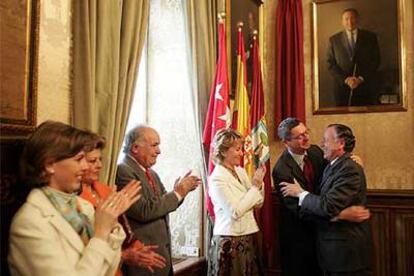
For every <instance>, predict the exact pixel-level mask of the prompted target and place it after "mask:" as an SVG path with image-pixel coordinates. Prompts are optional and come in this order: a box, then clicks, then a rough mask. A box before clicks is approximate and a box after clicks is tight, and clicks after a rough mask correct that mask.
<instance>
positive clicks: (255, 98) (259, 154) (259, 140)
mask: <svg viewBox="0 0 414 276" xmlns="http://www.w3.org/2000/svg"><path fill="white" fill-rule="evenodd" d="M252 52H253V53H252V56H253V57H252V59H253V61H252V74H253V77H252V95H251V97H252V99H251V107H252V108H251V110H250V126H251V137H252V147H253V152H254V154H253V161H254V168H255V169H257V168H258V167H259V166H261V165H263V164H264V165H265V166H266V175H265V177H264V179H263V182H264V195H265V196H264V202H263V206H262V208H261V209H260V211H259V216H258V222H259V225H260V228H261V230H262V234H263V245H264V248H263V249H264V253H265V256H266V257H267V259H268V260H269V258H270V257H271V248H272V238H273V235H274V233H275V232H274V230H273V218H274V216H273V214H272V184H271V178H270V151H269V140H268V132H267V124H266V116H265V115H266V113H265V105H264V93H263V83H262V70H261V64H260V55H259V45H258V41H257V35H256V34H255V35H254V36H253V45H252Z"/></svg>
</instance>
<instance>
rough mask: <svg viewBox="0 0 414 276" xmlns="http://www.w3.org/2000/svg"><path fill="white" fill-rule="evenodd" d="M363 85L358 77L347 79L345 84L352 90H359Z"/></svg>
mask: <svg viewBox="0 0 414 276" xmlns="http://www.w3.org/2000/svg"><path fill="white" fill-rule="evenodd" d="M361 83H362V79H360V78H358V77H347V78H346V79H345V84H346V85H348V86H349V88H351V89H355V88H357V87H358V86H359V85H360V84H361Z"/></svg>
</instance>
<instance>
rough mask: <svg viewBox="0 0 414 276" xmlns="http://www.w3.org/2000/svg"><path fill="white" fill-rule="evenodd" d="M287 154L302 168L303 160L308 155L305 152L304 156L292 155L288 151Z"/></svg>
mask: <svg viewBox="0 0 414 276" xmlns="http://www.w3.org/2000/svg"><path fill="white" fill-rule="evenodd" d="M288 152H289V154H290V155H291V156H292V158H293V160H295V162H296V163H297V164H298V165H299V166H302V164H303V158H305V155H308V153H307V152H306V151H305V153H304V154H296V153H293V152H292V151H291V150H290V149H288Z"/></svg>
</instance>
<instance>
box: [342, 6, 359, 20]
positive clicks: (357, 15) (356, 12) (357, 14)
mask: <svg viewBox="0 0 414 276" xmlns="http://www.w3.org/2000/svg"><path fill="white" fill-rule="evenodd" d="M346 12H352V13H353V14H354V15H355V17H356V18H359V12H358V10H357V9H354V8H347V9H344V10H343V11H342V15H344V13H346Z"/></svg>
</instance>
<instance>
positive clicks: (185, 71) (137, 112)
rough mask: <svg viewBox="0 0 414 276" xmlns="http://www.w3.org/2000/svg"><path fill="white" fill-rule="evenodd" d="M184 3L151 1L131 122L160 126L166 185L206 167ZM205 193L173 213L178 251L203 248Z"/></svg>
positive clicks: (160, 162)
mask: <svg viewBox="0 0 414 276" xmlns="http://www.w3.org/2000/svg"><path fill="white" fill-rule="evenodd" d="M183 5H184V4H183V1H174V0H152V1H151V7H150V22H149V31H148V35H147V42H146V46H145V49H144V51H143V55H142V57H141V64H140V68H139V76H138V81H137V86H136V91H135V98H134V101H133V105H132V109H131V114H130V118H129V121H128V127H127V128H128V130H129V129H131V128H132V127H133V126H135V125H137V124H139V123H146V124H148V125H150V126H151V127H153V128H155V129H156V130H157V131H158V132H159V134H160V137H161V146H160V147H161V155H160V156H159V157H158V160H157V164H156V165H155V166H154V169H155V171H157V173H158V174H159V175H160V177H161V180H162V181H163V183H164V185H165V188H166V189H167V191H171V190H172V189H173V185H174V182H175V180H176V179H177V177H179V176H182V175H184V174H185V173H186V172H188V171H189V170H190V169H195V170H197V171H198V172H200V171H201V170H202V168H203V163H202V162H203V161H202V153H201V151H200V140H199V139H200V137H199V135H198V133H197V129H196V122H195V120H196V116H195V115H194V110H193V105H192V91H191V76H190V69H189V65H190V53H189V52H188V48H187V41H186V37H185V33H186V31H185V21H184V20H185V18H184V7H183ZM202 196H203V192H202V187H199V188H198V189H197V190H195V191H194V192H192V193H190V195H188V196H187V198H186V199H185V201H184V203H183V204H182V205H181V206H180V207H179V208H178V209H177V211H176V212H173V213H171V214H170V229H171V236H172V237H171V239H172V253H173V257H179V256H181V255H189V254H190V255H191V253H196V252H197V250H198V248H201V244H202V243H203V240H202V234H201V233H202V224H203V223H202V217H203V215H202V212H203V208H202V202H203V200H202Z"/></svg>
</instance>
